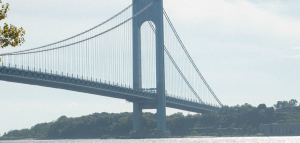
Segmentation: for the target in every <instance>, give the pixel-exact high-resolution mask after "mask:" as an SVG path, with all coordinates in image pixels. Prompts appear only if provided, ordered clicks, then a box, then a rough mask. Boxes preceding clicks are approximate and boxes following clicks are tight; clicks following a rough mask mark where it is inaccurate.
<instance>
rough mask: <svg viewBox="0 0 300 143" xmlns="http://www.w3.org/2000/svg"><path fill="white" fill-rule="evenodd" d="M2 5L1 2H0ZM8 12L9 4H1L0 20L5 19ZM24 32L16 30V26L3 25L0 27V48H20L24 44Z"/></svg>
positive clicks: (20, 29) (0, 0)
mask: <svg viewBox="0 0 300 143" xmlns="http://www.w3.org/2000/svg"><path fill="white" fill-rule="evenodd" d="M0 3H2V0H0ZM8 11H9V3H6V4H3V5H2V8H1V10H0V20H4V19H5V18H7V12H8ZM24 35H25V30H24V29H23V28H22V27H21V28H17V27H16V26H14V25H12V24H10V25H8V24H7V23H4V26H3V27H0V46H1V47H2V48H4V47H7V46H12V47H16V46H21V44H23V43H24V42H25V39H24Z"/></svg>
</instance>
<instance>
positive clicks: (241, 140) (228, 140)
mask: <svg viewBox="0 0 300 143" xmlns="http://www.w3.org/2000/svg"><path fill="white" fill-rule="evenodd" d="M198 142H199V143H200V142H201V143H224V142H225V143H274V142H278V143H299V142H300V137H216V138H170V139H137V140H133V139H111V140H109V139H105V140H100V139H88V140H86V139H83V140H36V141H35V140H20V141H0V143H198Z"/></svg>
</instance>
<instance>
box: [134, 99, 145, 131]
mask: <svg viewBox="0 0 300 143" xmlns="http://www.w3.org/2000/svg"><path fill="white" fill-rule="evenodd" d="M142 114H143V109H142V108H141V106H140V104H139V103H133V132H138V131H140V127H141V125H142Z"/></svg>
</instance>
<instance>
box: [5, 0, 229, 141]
mask: <svg viewBox="0 0 300 143" xmlns="http://www.w3.org/2000/svg"><path fill="white" fill-rule="evenodd" d="M0 58H1V59H2V63H1V61H0V80H3V81H8V82H15V83H22V84H29V85H36V86H44V87H49V88H57V89H64V90H70V91H76V92H82V93H89V94H94V95H100V96H107V97H112V98H118V99H124V100H127V101H129V102H133V132H132V133H131V136H132V137H138V136H142V135H141V134H142V132H140V124H141V120H142V118H141V117H142V110H143V109H156V110H157V114H156V115H157V132H156V133H155V135H156V136H157V137H167V136H170V132H168V131H167V129H166V107H170V108H175V109H181V110H186V111H192V112H197V113H209V112H217V111H218V110H219V109H220V108H221V107H222V106H223V104H222V103H221V101H220V100H219V99H218V97H217V96H216V94H215V93H214V92H213V90H212V88H211V87H210V86H209V84H208V82H207V81H206V80H205V78H204V76H203V75H202V74H201V72H200V70H199V69H198V67H197V66H196V64H195V62H194V61H193V59H192V57H191V56H190V54H189V53H188V50H187V48H186V47H185V46H184V44H183V42H182V40H181V39H180V37H179V34H178V33H177V32H176V30H175V28H174V26H173V24H172V22H171V20H170V18H169V17H168V15H167V12H166V11H165V10H164V9H163V0H133V1H132V4H131V5H129V6H128V7H126V8H125V9H123V10H122V11H120V12H119V13H118V14H116V15H114V16H112V17H111V18H109V19H108V20H106V21H104V22H102V23H100V24H99V25H97V26H95V27H93V28H91V29H88V30H87V31H84V32H82V33H79V34H77V35H74V36H72V37H70V38H67V39H64V40H61V41H58V42H54V43H52V44H48V45H45V46H41V47H36V48H30V49H24V50H20V51H16V52H9V53H3V54H0Z"/></svg>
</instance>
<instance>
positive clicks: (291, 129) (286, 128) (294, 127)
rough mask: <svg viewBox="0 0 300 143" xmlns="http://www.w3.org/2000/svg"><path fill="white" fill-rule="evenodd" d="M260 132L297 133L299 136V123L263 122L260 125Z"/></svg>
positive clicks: (272, 133)
mask: <svg viewBox="0 0 300 143" xmlns="http://www.w3.org/2000/svg"><path fill="white" fill-rule="evenodd" d="M259 128H260V132H261V133H264V134H265V135H267V136H269V135H271V136H274V135H279V136H281V135H298V136H300V124H277V123H273V124H265V125H263V124H262V125H260V126H259Z"/></svg>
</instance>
